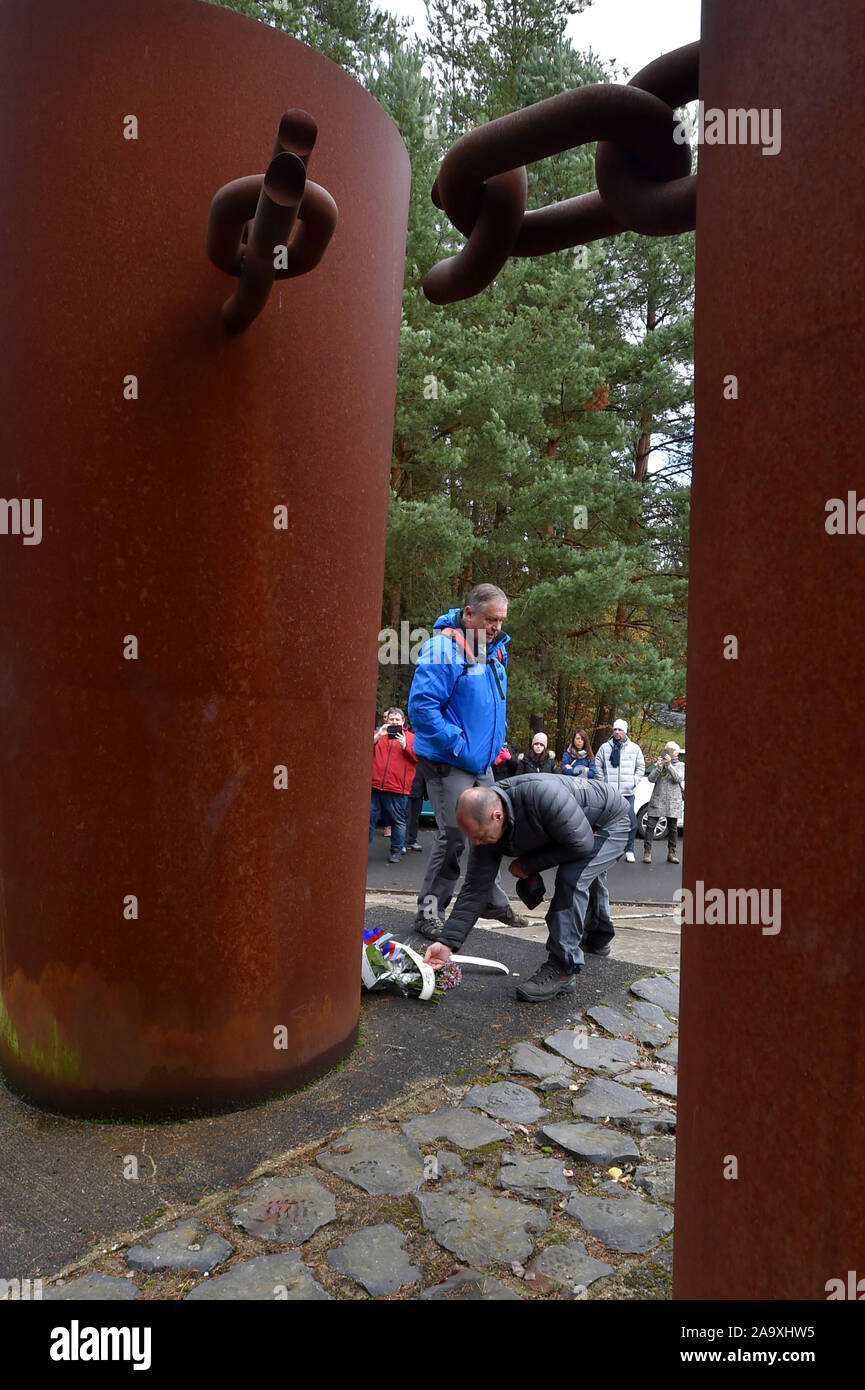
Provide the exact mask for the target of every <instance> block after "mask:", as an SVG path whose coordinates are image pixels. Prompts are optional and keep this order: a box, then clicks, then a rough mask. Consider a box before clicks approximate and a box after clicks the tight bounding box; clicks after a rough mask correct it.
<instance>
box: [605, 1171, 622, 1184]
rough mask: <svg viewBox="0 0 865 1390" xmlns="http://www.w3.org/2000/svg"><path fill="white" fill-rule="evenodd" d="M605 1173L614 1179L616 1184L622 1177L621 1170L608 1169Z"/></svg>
mask: <svg viewBox="0 0 865 1390" xmlns="http://www.w3.org/2000/svg"><path fill="white" fill-rule="evenodd" d="M607 1172H608V1173H609V1175H610V1177H611V1178H615V1180H616V1182H618V1181H619V1178H620V1177H621V1176H622V1170H621V1168H608V1169H607Z"/></svg>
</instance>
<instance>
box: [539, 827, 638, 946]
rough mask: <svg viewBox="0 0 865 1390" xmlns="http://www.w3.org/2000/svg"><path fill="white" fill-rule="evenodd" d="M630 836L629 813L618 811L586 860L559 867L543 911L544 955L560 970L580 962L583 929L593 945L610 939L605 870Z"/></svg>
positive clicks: (597, 836)
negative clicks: (616, 816)
mask: <svg viewBox="0 0 865 1390" xmlns="http://www.w3.org/2000/svg"><path fill="white" fill-rule="evenodd" d="M630 833H631V816H630V813H628V814H625V812H622V815H621V816H620V817H619V818H618V819H617V820H614V821H612V822H611V824H610V825H608V826H605V827H604V829H603V830H601V831H599V832H597V833H596V835H595V846H594V849H593V850H592V853H591V855H590V856H589V857H588V858H586V859H575V860H572V861H570V862H568V863H565V864H560V865H559V867H558V870H557V872H556V886H555V891H554V893H553V900H552V902H551V903H550V906H549V909H548V911H547V929H548V931H549V935H548V937H547V955H548V956H549V957H550V959H551V960H553V961H555V962H556V964H557V965H558V966H559V967H560V969H562V970H575V969H577V967H578V966H581V965H582V964H583V963H584V961H585V957H584V955H583V952H582V940H583V935H584V933H586V928H588V932H587V933H586V934H587V935H590V936H591V937H592V939H593V940H594V943H595V944H596V945H601V944H603V943H604V942H605V941H608V940H610V939H611V938H612V936H613V922H612V918H611V916H610V895H609V893H608V891H607V869H609V868H610V867H611V866H612V865H613V864H615V862H616V860H617V859H621V857H622V855H623V854H624V853H625V846H626V844H627V843H628V836H629V835H630ZM593 890H594V891H593ZM590 899H591V903H590Z"/></svg>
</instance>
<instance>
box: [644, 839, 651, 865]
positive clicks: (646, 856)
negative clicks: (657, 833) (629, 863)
mask: <svg viewBox="0 0 865 1390" xmlns="http://www.w3.org/2000/svg"><path fill="white" fill-rule="evenodd" d="M651 862H652V843H651V840H649V841H647V842H646V844H645V845H643V863H644V864H651Z"/></svg>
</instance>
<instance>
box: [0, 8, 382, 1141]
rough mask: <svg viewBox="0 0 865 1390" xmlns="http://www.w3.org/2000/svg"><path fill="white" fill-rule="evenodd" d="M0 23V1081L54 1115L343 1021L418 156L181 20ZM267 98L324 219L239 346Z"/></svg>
mask: <svg viewBox="0 0 865 1390" xmlns="http://www.w3.org/2000/svg"><path fill="white" fill-rule="evenodd" d="M0 32H2V44H0V48H2V55H3V56H2V59H0V64H2V71H0V112H2V127H3V132H4V140H3V156H2V158H3V176H2V183H3V189H4V205H5V208H6V216H5V218H4V221H3V225H2V233H0V235H2V238H3V257H4V275H3V279H2V287H0V295H2V303H3V332H4V334H5V335H6V336H5V342H4V347H3V353H2V367H0V371H2V431H3V438H2V452H0V480H2V486H0V493H2V499H0V1069H2V1074H3V1077H4V1079H5V1081H6V1083H7V1084H8V1085H9V1086H10V1087H11V1088H12V1089H13V1090H15V1091H16V1092H18V1093H19V1094H21V1095H23V1096H25V1097H28V1098H30V1099H32V1100H35V1101H36V1102H37V1103H38V1104H40V1105H42V1106H45V1107H48V1108H50V1109H53V1110H57V1111H60V1112H63V1113H71V1114H83V1115H94V1116H114V1115H150V1116H160V1115H163V1114H165V1115H167V1114H172V1113H174V1114H176V1113H184V1112H185V1113H196V1112H201V1111H206V1110H208V1109H215V1108H218V1107H222V1106H231V1105H238V1104H243V1103H247V1102H251V1101H254V1100H257V1099H260V1098H263V1097H266V1096H270V1095H275V1094H278V1093H281V1092H283V1091H286V1090H289V1089H291V1088H294V1087H296V1086H297V1085H300V1084H303V1083H305V1082H306V1081H308V1080H310V1079H312V1078H314V1077H315V1076H317V1075H320V1074H321V1073H322V1072H323V1071H325V1070H327V1069H328V1068H330V1067H331V1066H332V1065H333V1064H334V1063H335V1062H336V1061H337V1060H338V1059H340V1058H342V1057H344V1056H345V1055H346V1053H347V1052H348V1051H349V1050H350V1048H351V1046H352V1044H353V1042H354V1039H355V1037H356V1031H357V1020H358V1011H359V1000H360V982H359V956H360V949H361V928H362V923H363V905H364V884H365V871H366V839H367V834H366V829H367V824H368V818H369V795H370V783H369V760H370V748H371V736H372V729H373V720H374V713H375V690H376V673H377V669H378V665H377V652H376V644H375V635H376V632H377V631H378V628H379V625H380V608H381V592H382V582H383V566H384V543H385V527H386V515H387V494H388V477H389V473H388V468H389V461H390V449H391V438H392V431H393V410H394V398H395V385H396V369H397V356H398V343H399V321H400V301H401V292H402V277H403V264H404V251H405V234H406V221H407V214H408V191H409V161H408V155H407V152H406V150H405V147H404V145H403V143H402V140H401V139H400V136H399V134H398V131H397V129H396V127H395V126H394V125H393V123H392V122H391V120H390V118H389V117H388V116H387V115H386V113H385V112H384V111H383V110H382V108H381V107H380V106H379V105H378V104H377V102H376V101H375V100H374V99H373V98H372V97H371V96H370V95H369V94H368V93H367V92H365V91H364V90H363V88H362V87H360V86H359V85H358V84H357V83H356V82H355V81H354V80H353V79H352V78H351V77H349V76H348V74H347V73H345V72H344V71H343V70H342V69H341V68H339V67H338V66H337V65H336V64H334V63H332V62H330V61H329V60H328V59H326V58H324V57H323V56H322V55H320V54H318V53H316V52H314V51H312V50H311V49H309V48H307V47H305V46H304V45H303V44H301V43H299V42H296V41H295V40H293V39H291V38H289V37H288V36H287V35H285V34H283V33H281V32H279V31H277V30H274V29H273V28H271V27H269V26H267V25H265V24H262V23H259V22H257V21H254V20H251V19H247V18H244V17H241V16H238V15H236V14H234V13H232V12H230V11H228V10H225V9H221V8H218V7H216V6H213V5H210V4H204V3H199V0H124V3H123V4H122V5H118V4H117V3H116V2H115V0H83V3H81V2H80V0H42V3H40V4H39V5H33V4H31V3H30V0H0ZM290 108H298V109H299V110H300V111H302V112H308V113H309V114H310V116H311V117H312V119H313V121H314V122H315V124H316V125H317V127H318V135H317V139H316V142H315V147H314V150H313V151H312V154H311V157H310V160H309V164H310V174H311V177H312V178H313V179H314V180H316V181H317V182H318V183H319V184H320V185H321V186H322V187H323V188H325V189H326V190H327V192H328V194H329V195H330V197H331V198H332V199H333V200H335V203H336V205H337V208H338V210H339V221H338V225H337V227H336V231H335V233H334V235H333V238H332V240H331V242H330V244H329V245H328V247H327V251H326V254H325V255H324V257H323V259H322V260H321V263H320V264H318V265H317V266H316V267H315V269H314V270H311V271H310V272H309V273H308V274H304V275H300V276H298V277H297V278H294V279H283V280H277V281H276V283H275V284H274V285H273V287H272V290H271V292H270V294H269V297H268V298H267V301H266V303H264V305H263V307H262V309H261V312H260V314H259V315H258V317H257V318H256V319H255V321H254V322H253V323H251V325H250V326H249V327H248V328H247V329H246V330H245V331H244V332H240V333H237V334H232V333H229V332H227V331H226V327H225V325H224V323H223V321H222V318H221V306H222V304H223V302H224V301H225V300H226V298H227V297H229V296H230V295H231V294H232V293H233V292H234V291H235V290H236V288H237V280H236V279H232V278H230V277H229V276H228V275H226V274H225V273H223V272H222V271H221V270H219V269H217V268H216V267H215V266H214V265H212V264H211V262H210V261H209V260H208V258H207V256H206V254H205V235H206V230H207V221H208V212H209V208H210V204H211V200H212V199H213V197H214V195H215V194H216V192H217V191H218V190H219V189H220V188H222V187H224V186H225V185H226V184H227V183H229V182H230V181H231V180H233V179H236V178H243V177H245V176H249V175H252V174H262V173H263V172H264V171H265V169H266V168H267V166H268V163H269V160H270V157H271V150H272V148H273V143H274V137H275V135H276V132H277V130H278V128H279V122H280V118H281V116H282V114H283V112H284V111H286V110H287V109H290ZM299 225H300V224H298V226H299Z"/></svg>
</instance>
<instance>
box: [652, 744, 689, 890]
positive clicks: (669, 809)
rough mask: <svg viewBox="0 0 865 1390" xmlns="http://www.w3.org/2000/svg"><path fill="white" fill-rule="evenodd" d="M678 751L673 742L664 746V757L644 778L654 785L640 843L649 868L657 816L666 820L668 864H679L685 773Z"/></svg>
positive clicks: (658, 760)
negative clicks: (678, 851)
mask: <svg viewBox="0 0 865 1390" xmlns="http://www.w3.org/2000/svg"><path fill="white" fill-rule="evenodd" d="M681 751H682V750H681V748H680V747H679V745H678V743H675V742H674V741H673V740H672V739H671V740H670V742H669V743H668V744H666V745H665V747H664V751H663V753H661V754H660V755H659V756H658V757H657V758H656V759H655V765H654V767H652V768H651V769H650V771H649V772H648V773H647V774H646V776H647V778H648V780H649V781H650V782H654V784H655V786H654V790H653V791H652V799H651V801H650V802H649V805H648V809H647V811H646V838H645V840H644V842H643V863H644V864H651V862H652V846H653V844H654V842H655V828H656V826H657V824H658V819H659V817H660V816H666V817H667V863H668V864H678V862H679V856H678V854H677V853H676V848H677V845H678V839H679V817H680V815H681V814H682V807H683V806H684V804H685V802H684V797H683V795H682V788H683V787H684V784H685V769H684V767H683V765H682V764H681V763H680V762H679V754H680V753H681Z"/></svg>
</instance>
